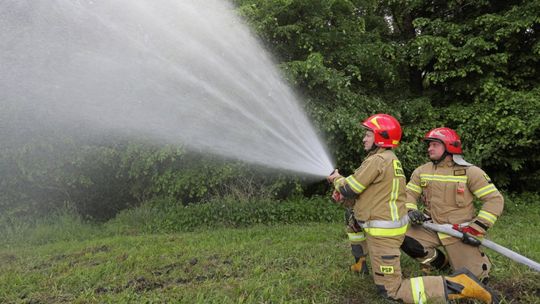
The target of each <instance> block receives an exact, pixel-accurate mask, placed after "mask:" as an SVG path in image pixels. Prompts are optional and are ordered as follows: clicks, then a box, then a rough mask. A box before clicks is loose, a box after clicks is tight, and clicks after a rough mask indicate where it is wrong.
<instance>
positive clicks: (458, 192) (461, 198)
mask: <svg viewBox="0 0 540 304" xmlns="http://www.w3.org/2000/svg"><path fill="white" fill-rule="evenodd" d="M420 197H422V200H421V201H422V202H423V203H424V205H425V210H424V212H425V213H426V214H428V215H429V216H431V218H432V219H433V221H434V222H435V223H437V224H463V223H470V224H469V225H470V226H471V227H473V228H475V229H476V230H478V231H481V232H484V233H485V231H486V230H487V229H488V228H489V227H491V226H493V224H495V222H496V221H497V218H498V217H499V216H500V215H501V213H502V211H503V206H504V198H503V196H502V195H501V193H500V192H499V190H497V188H496V187H495V185H494V184H493V182H492V181H491V179H490V178H489V176H488V175H487V174H486V173H485V172H484V171H483V170H482V169H480V168H478V167H476V166H470V167H467V166H460V165H457V164H456V163H454V162H453V161H452V160H450V159H445V160H444V161H442V162H441V163H439V164H437V165H435V164H433V163H432V162H429V163H426V164H424V165H422V166H420V167H418V168H416V170H414V172H413V174H412V176H411V179H410V181H409V183H408V184H407V208H408V209H417V208H418V207H417V202H418V199H419V198H420ZM475 197H476V198H478V199H480V200H481V201H482V208H481V210H480V211H479V212H478V213H477V212H476V209H475V207H474V204H473V200H474V198H475Z"/></svg>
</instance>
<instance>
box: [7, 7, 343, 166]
mask: <svg viewBox="0 0 540 304" xmlns="http://www.w3.org/2000/svg"><path fill="white" fill-rule="evenodd" d="M0 40H1V41H2V44H1V45H0V66H1V67H2V69H1V70H0V103H1V104H0V106H2V108H3V109H11V110H10V111H11V112H10V114H6V116H8V115H9V116H11V117H18V118H19V119H17V120H16V121H15V120H9V119H8V121H4V122H2V123H8V124H11V125H17V126H19V127H21V128H27V127H29V126H33V125H35V123H36V121H39V122H40V123H47V124H48V125H53V126H56V127H57V128H58V129H65V128H74V127H75V126H79V128H81V129H85V128H88V129H93V130H99V131H101V132H103V133H104V134H106V133H110V132H117V133H129V134H141V135H145V136H151V137H152V138H154V139H155V140H157V141H160V142H163V143H172V144H183V145H186V146H187V147H189V148H192V149H195V150H202V151H205V152H211V153H214V154H218V155H222V156H224V157H227V158H234V159H239V160H243V161H246V162H251V163H255V164H260V165H263V166H267V167H272V168H278V169H286V170H291V171H296V172H300V173H303V174H307V175H312V176H318V177H323V176H326V174H327V172H329V171H331V170H332V168H333V167H334V166H333V165H332V161H331V159H330V157H329V154H328V153H327V151H326V148H325V147H324V145H323V144H322V143H321V142H322V141H321V139H320V137H319V136H318V135H317V133H316V132H315V130H314V128H313V126H312V124H311V122H310V121H309V119H308V117H307V116H306V114H305V112H304V110H303V108H302V105H301V103H300V102H299V99H298V98H297V96H296V95H295V94H294V92H293V91H292V90H291V88H290V87H289V86H288V85H287V84H286V83H285V82H284V81H283V79H282V76H281V74H280V72H279V71H278V70H277V68H276V64H275V63H274V62H273V61H272V59H271V57H270V56H269V55H268V53H267V52H266V51H265V50H264V49H263V48H262V47H261V44H260V43H259V42H258V41H257V39H255V38H254V35H253V34H252V33H251V32H250V31H249V29H248V27H247V26H246V25H245V23H244V22H243V21H242V20H241V19H240V18H238V17H237V16H236V14H235V10H234V7H233V6H232V5H231V4H230V3H228V2H226V1H222V0H205V1H200V0H184V1H176V0H163V1H152V0H138V1H131V0H110V1H99V0H79V1H73V0H4V1H1V2H0ZM11 114H13V115H11ZM21 117H22V118H23V119H20V118H21ZM8 118H9V117H8ZM37 128H39V127H37Z"/></svg>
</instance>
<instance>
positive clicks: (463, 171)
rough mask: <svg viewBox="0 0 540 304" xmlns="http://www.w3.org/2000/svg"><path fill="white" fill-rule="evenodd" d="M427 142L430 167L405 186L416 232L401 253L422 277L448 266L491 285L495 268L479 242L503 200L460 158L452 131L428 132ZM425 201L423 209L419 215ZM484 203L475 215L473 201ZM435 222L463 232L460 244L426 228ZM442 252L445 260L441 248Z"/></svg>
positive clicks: (419, 170)
mask: <svg viewBox="0 0 540 304" xmlns="http://www.w3.org/2000/svg"><path fill="white" fill-rule="evenodd" d="M424 141H427V142H428V144H429V146H428V154H429V158H430V159H431V162H428V163H426V164H424V165H422V166H420V167H418V168H417V169H416V170H415V171H414V172H413V174H412V176H411V180H410V181H409V183H408V184H407V204H406V205H407V208H408V209H409V212H408V214H409V217H410V221H411V223H412V227H411V228H410V229H409V231H408V232H407V235H406V237H405V241H404V243H403V246H402V249H403V251H404V252H405V253H407V254H408V255H409V256H411V257H413V258H416V259H417V260H418V261H420V263H421V264H422V268H423V270H424V271H426V272H428V271H429V269H430V268H431V267H433V268H437V269H441V268H443V267H445V266H446V265H447V264H448V263H450V266H451V267H452V268H453V269H458V268H462V267H465V268H467V269H468V270H470V271H471V272H472V273H473V274H474V275H475V276H476V277H477V278H479V279H480V280H483V281H484V282H486V281H487V278H488V274H489V270H490V268H491V263H490V261H489V259H488V257H487V256H486V255H485V254H484V253H483V252H482V251H481V250H480V249H479V247H478V246H479V245H480V242H479V241H478V239H477V238H481V237H483V235H484V234H485V233H486V231H487V230H488V228H489V227H491V226H493V224H494V223H495V221H496V220H497V218H498V217H499V216H500V215H501V213H502V210H503V204H504V200H503V197H502V195H501V194H500V193H499V191H498V190H497V188H496V187H495V185H493V183H492V182H491V179H490V178H489V176H488V175H487V174H486V173H485V172H484V171H482V169H480V168H478V167H476V166H473V165H471V164H470V163H468V162H466V161H465V160H464V159H463V157H462V149H461V140H460V138H459V136H458V134H457V133H456V132H455V131H454V130H452V129H449V128H436V129H433V130H431V131H429V132H428V133H427V134H426V136H425V138H424ZM420 197H422V201H423V204H424V206H425V209H424V211H423V212H421V211H419V210H418V207H417V201H418V199H419V198H420ZM474 197H476V198H478V199H480V200H481V201H482V203H483V205H482V208H481V210H480V211H479V212H478V213H476V210H475V207H474V204H473V199H474ZM429 218H431V220H432V221H433V222H434V223H436V224H450V225H453V227H454V229H456V230H459V231H461V232H463V236H464V237H463V239H462V240H459V239H457V238H454V237H450V236H449V235H446V234H442V233H435V232H433V231H430V230H428V229H426V228H424V227H422V226H420V225H421V224H422V222H423V221H425V220H426V219H429ZM441 245H442V246H444V249H445V250H446V253H447V254H446V255H445V254H444V253H443V252H442V251H441V250H439V249H437V247H438V246H441Z"/></svg>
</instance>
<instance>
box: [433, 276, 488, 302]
mask: <svg viewBox="0 0 540 304" xmlns="http://www.w3.org/2000/svg"><path fill="white" fill-rule="evenodd" d="M444 279H445V283H446V294H447V295H448V300H456V299H462V298H473V299H477V300H480V301H483V302H484V303H487V304H492V303H493V304H496V303H499V299H498V298H497V296H496V295H495V293H494V292H492V291H491V290H489V289H488V288H487V287H486V286H484V285H483V284H482V283H480V281H478V279H477V278H476V277H475V276H474V275H473V274H472V273H471V272H470V271H469V270H467V269H465V268H461V269H459V270H458V271H456V272H455V273H454V274H452V275H450V276H445V277H444Z"/></svg>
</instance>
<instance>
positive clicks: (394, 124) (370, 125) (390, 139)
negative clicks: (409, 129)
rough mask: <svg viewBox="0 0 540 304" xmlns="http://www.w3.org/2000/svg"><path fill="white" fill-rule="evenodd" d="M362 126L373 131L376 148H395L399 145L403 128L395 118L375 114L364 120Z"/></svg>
mask: <svg viewBox="0 0 540 304" xmlns="http://www.w3.org/2000/svg"><path fill="white" fill-rule="evenodd" d="M362 126H363V127H365V128H367V129H369V130H371V131H373V133H374V134H375V145H376V146H379V147H384V148H395V147H397V146H398V145H399V141H400V140H401V126H400V125H399V122H398V121H397V119H395V118H394V117H392V116H390V115H388V114H375V115H372V116H370V117H368V118H367V119H366V120H364V122H362Z"/></svg>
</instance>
